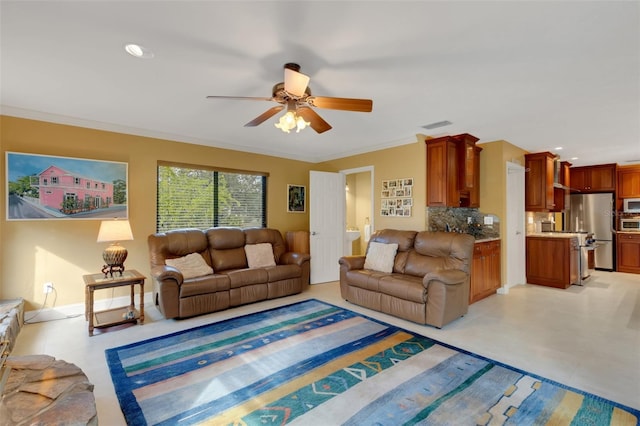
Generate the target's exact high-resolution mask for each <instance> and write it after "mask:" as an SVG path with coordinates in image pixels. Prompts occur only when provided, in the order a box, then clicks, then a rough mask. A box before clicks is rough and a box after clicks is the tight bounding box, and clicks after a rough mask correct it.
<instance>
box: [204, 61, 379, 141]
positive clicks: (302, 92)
mask: <svg viewBox="0 0 640 426" xmlns="http://www.w3.org/2000/svg"><path fill="white" fill-rule="evenodd" d="M309 79H310V78H309V76H307V75H304V74H302V73H301V72H300V65H298V64H294V63H287V64H285V65H284V82H281V83H277V84H276V85H275V86H273V90H272V96H271V97H269V98H266V97H264V98H261V97H244V96H207V99H218V98H222V99H238V100H253V101H273V102H277V103H279V104H280V105H278V106H274V107H272V108H270V109H268V110H267V111H265V112H263V113H262V114H260V115H259V116H257V117H256V118H254V119H253V120H251V121H249V122H248V123H247V124H245V125H244V126H245V127H254V126H257V125H259V124H261V123H263V122H265V121H266V120H268V119H269V118H271V117H273V116H274V115H276V114H277V113H279V112H280V111H282V110H283V109H284V108H285V107H286V108H287V113H286V114H285V115H284V116H282V117H281V118H280V121H279V123H276V127H278V128H280V129H281V130H283V131H284V132H286V133H289V131H290V130H291V129H293V128H296V127H297V131H300V130H301V129H303V128H305V127H306V126H311V128H312V129H313V130H315V131H316V132H318V133H323V132H326V131H327V130H329V129H331V125H330V124H329V123H327V122H326V121H325V120H324V119H323V118H322V117H320V115H318V114H317V113H316V112H315V111H314V110H313V109H312V107H317V108H326V109H336V110H342V111H358V112H371V110H372V109H373V101H372V100H371V99H352V98H330V97H326V96H313V95H312V94H311V89H310V88H309Z"/></svg>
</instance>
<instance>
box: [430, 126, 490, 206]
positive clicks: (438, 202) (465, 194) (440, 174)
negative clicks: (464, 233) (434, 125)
mask: <svg viewBox="0 0 640 426" xmlns="http://www.w3.org/2000/svg"><path fill="white" fill-rule="evenodd" d="M477 141H478V138H476V137H475V136H472V135H470V134H468V133H463V134H460V135H455V136H443V137H440V138H434V139H428V140H426V141H425V143H426V145H427V205H428V206H431V207H480V151H482V148H480V147H478V146H476V142H477Z"/></svg>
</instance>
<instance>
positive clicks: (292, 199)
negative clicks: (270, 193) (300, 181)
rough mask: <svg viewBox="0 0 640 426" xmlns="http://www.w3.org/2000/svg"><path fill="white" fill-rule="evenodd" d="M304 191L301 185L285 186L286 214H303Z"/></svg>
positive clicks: (304, 203)
mask: <svg viewBox="0 0 640 426" xmlns="http://www.w3.org/2000/svg"><path fill="white" fill-rule="evenodd" d="M305 205H306V191H305V187H304V186H303V185H291V184H289V185H287V212H289V213H304V212H305Z"/></svg>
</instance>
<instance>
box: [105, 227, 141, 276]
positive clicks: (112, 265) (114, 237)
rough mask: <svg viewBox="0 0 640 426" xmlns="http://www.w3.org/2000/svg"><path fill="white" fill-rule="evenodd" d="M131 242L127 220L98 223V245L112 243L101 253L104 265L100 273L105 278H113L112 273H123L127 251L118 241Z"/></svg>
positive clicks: (131, 237) (131, 236)
mask: <svg viewBox="0 0 640 426" xmlns="http://www.w3.org/2000/svg"><path fill="white" fill-rule="evenodd" d="M131 240H133V233H132V232H131V225H129V221H128V220H105V221H102V223H100V231H99V232H98V240H97V241H98V242H99V243H107V242H110V243H112V244H111V245H110V246H109V247H107V248H106V249H105V250H104V251H103V252H102V258H103V259H104V263H105V265H104V266H103V267H102V273H103V274H104V276H105V277H106V276H107V275H110V276H112V277H113V273H114V272H120V276H122V272H123V271H124V261H125V260H126V259H127V254H128V252H127V249H126V248H124V247H122V246H121V245H120V244H119V242H120V241H131Z"/></svg>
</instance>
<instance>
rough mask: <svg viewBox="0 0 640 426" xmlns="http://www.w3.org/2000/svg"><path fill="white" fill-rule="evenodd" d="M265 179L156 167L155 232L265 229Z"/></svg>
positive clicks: (199, 169) (197, 168)
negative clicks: (230, 228)
mask: <svg viewBox="0 0 640 426" xmlns="http://www.w3.org/2000/svg"><path fill="white" fill-rule="evenodd" d="M266 188H267V176H266V175H264V174H254V173H250V172H236V171H233V172H230V171H222V170H215V169H208V168H204V167H201V166H185V165H174V164H158V205H157V211H158V213H157V224H156V228H157V232H165V231H168V230H171V229H179V228H199V229H207V228H210V227H219V226H237V227H240V228H248V227H263V228H264V227H266V226H267V216H266V211H267V209H266V203H267V197H266Z"/></svg>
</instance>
